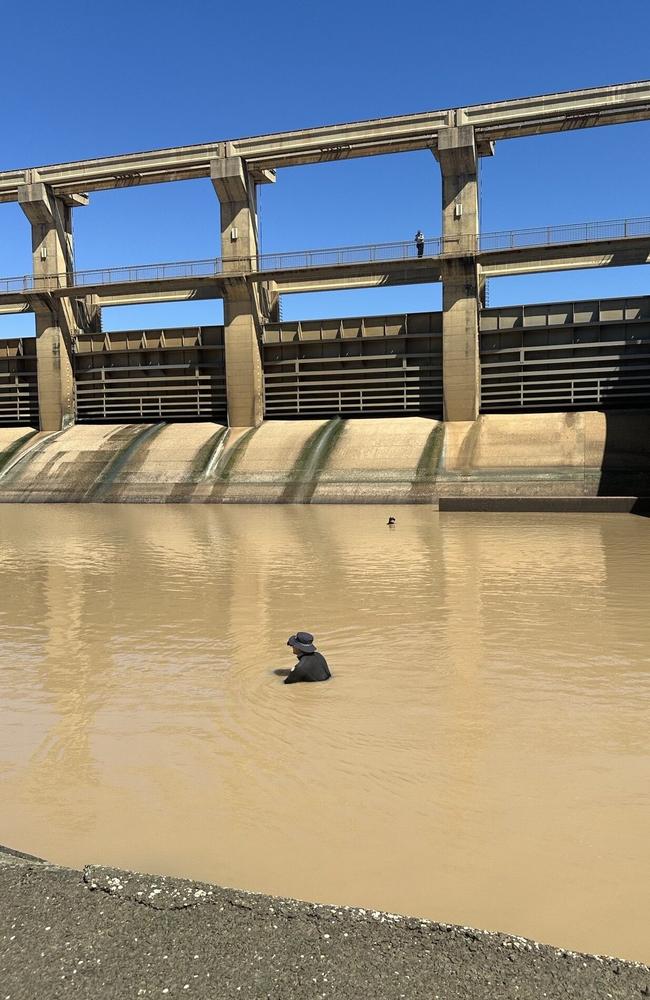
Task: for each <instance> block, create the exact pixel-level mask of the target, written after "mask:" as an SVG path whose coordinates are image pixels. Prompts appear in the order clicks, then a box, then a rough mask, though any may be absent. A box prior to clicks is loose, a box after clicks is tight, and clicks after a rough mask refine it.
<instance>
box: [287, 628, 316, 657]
mask: <svg viewBox="0 0 650 1000" xmlns="http://www.w3.org/2000/svg"><path fill="white" fill-rule="evenodd" d="M287 646H293V648H294V649H299V650H300V652H301V653H315V652H316V647H315V646H314V637H313V635H312V634H311V632H296V634H295V635H290V636H289V638H288V639H287Z"/></svg>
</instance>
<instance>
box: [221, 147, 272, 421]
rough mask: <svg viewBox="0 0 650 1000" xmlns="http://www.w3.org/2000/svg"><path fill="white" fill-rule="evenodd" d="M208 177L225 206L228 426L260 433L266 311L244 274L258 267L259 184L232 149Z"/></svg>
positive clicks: (222, 157) (222, 228)
mask: <svg viewBox="0 0 650 1000" xmlns="http://www.w3.org/2000/svg"><path fill="white" fill-rule="evenodd" d="M210 176H211V178H212V183H213V185H214V188H215V191H216V192H217V195H218V197H219V203H220V206H221V257H222V262H223V272H224V275H225V294H224V302H223V311H224V339H225V354H226V392H227V396H228V423H229V425H230V426H231V427H256V426H257V425H258V424H260V423H261V422H262V419H263V417H264V381H263V373H262V357H261V346H260V345H261V337H262V311H261V309H260V299H259V291H258V288H257V286H255V285H253V284H252V283H250V282H248V281H247V280H246V278H245V273H246V272H250V271H251V270H253V269H254V268H256V266H257V252H258V233H257V203H256V191H255V184H254V183H253V182H252V181H251V180H250V179H249V177H248V173H247V170H246V165H245V163H244V161H243V160H242V159H241V157H239V156H235V155H232V150H231V149H230V148H229V144H226V147H225V149H224V155H223V156H220V157H218V158H216V159H214V160H213V161H212V164H211V169H210ZM242 272H243V273H242ZM229 274H232V275H233V276H232V278H228V275H229Z"/></svg>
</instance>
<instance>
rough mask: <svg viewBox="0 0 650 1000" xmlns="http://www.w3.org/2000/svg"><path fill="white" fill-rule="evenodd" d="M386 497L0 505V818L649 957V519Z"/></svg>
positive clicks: (41, 849) (16, 837) (227, 870)
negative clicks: (318, 680)
mask: <svg viewBox="0 0 650 1000" xmlns="http://www.w3.org/2000/svg"><path fill="white" fill-rule="evenodd" d="M388 513H395V511H388V510H386V511H385V510H384V509H383V508H382V507H357V508H355V507H313V508H309V507H296V506H286V507H261V508H257V507H238V508H232V507H231V508H219V507H215V508H189V507H170V508H165V507H136V506H134V507H120V506H115V505H109V506H106V507H104V506H100V505H94V506H88V507H72V506H65V507H56V506H50V505H48V506H47V507H10V506H3V507H2V508H0V586H1V587H2V594H3V602H2V606H1V607H0V685H1V686H2V692H3V698H2V701H1V702H0V795H1V796H2V802H3V811H2V823H1V825H2V833H1V834H0V841H4V842H7V843H9V844H13V845H14V846H16V847H18V848H21V849H24V850H26V851H31V852H33V853H36V854H41V855H43V856H46V857H50V858H52V859H53V860H56V861H60V862H63V863H67V864H73V865H80V864H82V863H84V862H89V861H100V862H105V863H115V864H118V865H122V866H124V867H136V868H141V869H148V870H154V871H166V872H175V873H179V874H185V875H190V876H194V877H197V878H205V879H211V880H214V881H216V882H221V883H224V884H231V885H238V886H242V887H248V888H251V889H258V890H262V891H268V892H276V893H282V894H289V895H296V896H300V897H303V898H307V899H314V900H325V901H335V902H342V903H345V902H347V903H352V904H362V905H363V904H365V905H369V906H373V907H380V908H384V909H389V910H395V911H402V912H410V913H415V914H421V915H424V916H429V917H433V918H436V919H440V920H448V921H457V922H461V923H466V924H467V923H469V924H475V925H478V926H484V927H492V928H499V929H503V930H509V931H513V932H517V933H521V934H528V935H531V936H534V937H537V938H541V939H544V940H548V941H551V942H554V943H558V944H561V945H565V946H570V947H575V948H582V949H587V950H594V951H601V952H608V953H618V954H621V955H623V956H628V957H635V958H646V959H647V958H648V957H650V956H649V955H648V953H647V948H646V928H647V923H646V912H645V901H644V899H643V892H644V885H645V884H647V875H648V869H647V863H648V853H647V843H648V842H649V839H650V817H649V807H648V799H647V788H648V786H649V781H648V779H649V777H650V770H649V767H648V750H649V748H648V730H647V718H648V714H647V713H648V707H649V702H650V668H649V662H650V656H649V653H650V625H649V623H648V615H647V606H648V583H647V581H648V579H649V571H650V521H647V520H645V519H641V518H634V517H626V516H617V515H609V516H594V515H586V516H582V515H572V516H561V515H552V516H548V517H545V518H544V517H539V516H538V515H511V516H498V515H492V516H477V515H471V514H467V515H451V514H450V515H438V514H437V513H436V512H433V511H431V510H430V509H428V508H426V507H414V508H400V509H399V510H398V511H397V526H396V527H395V529H388V528H387V527H386V523H385V522H386V519H387V514H388ZM297 629H310V630H311V631H313V632H315V634H316V636H317V639H318V640H319V642H320V643H321V645H322V648H323V651H324V652H325V654H326V655H327V657H328V660H329V661H330V664H331V667H332V671H333V674H334V680H333V682H332V683H328V684H322V685H295V686H291V687H284V686H283V685H282V681H281V678H279V677H278V676H276V674H275V673H274V670H275V669H277V668H282V667H285V668H286V667H290V666H291V665H292V663H293V657H292V654H291V652H290V650H289V649H288V648H287V647H286V645H285V643H286V639H287V636H288V635H290V634H291V633H292V632H294V631H296V630H297Z"/></svg>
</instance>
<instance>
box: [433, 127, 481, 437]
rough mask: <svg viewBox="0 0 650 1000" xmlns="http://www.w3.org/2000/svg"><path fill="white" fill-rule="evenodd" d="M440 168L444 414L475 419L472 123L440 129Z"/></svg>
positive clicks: (476, 367) (477, 382)
mask: <svg viewBox="0 0 650 1000" xmlns="http://www.w3.org/2000/svg"><path fill="white" fill-rule="evenodd" d="M436 155H437V158H438V162H439V163H440V170H441V172H442V234H443V237H444V240H445V244H444V249H445V254H446V255H447V256H446V257H445V260H444V263H443V268H442V282H443V285H442V288H443V291H442V309H443V318H442V365H443V393H444V417H445V420H476V418H477V416H478V412H479V405H480V399H481V384H480V377H481V369H480V359H479V332H478V331H479V324H478V320H479V275H478V266H477V264H476V258H475V257H474V254H475V252H476V249H477V247H476V239H475V237H476V234H477V233H478V230H479V219H478V157H477V152H476V144H475V140H474V129H473V128H472V126H471V125H460V126H450V127H448V128H444V129H440V130H439V132H438V149H437V153H436Z"/></svg>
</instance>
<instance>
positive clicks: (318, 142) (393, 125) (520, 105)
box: [0, 80, 650, 202]
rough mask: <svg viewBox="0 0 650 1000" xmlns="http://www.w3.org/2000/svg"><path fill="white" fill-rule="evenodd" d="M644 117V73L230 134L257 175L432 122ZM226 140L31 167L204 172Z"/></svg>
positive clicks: (151, 177) (80, 175)
mask: <svg viewBox="0 0 650 1000" xmlns="http://www.w3.org/2000/svg"><path fill="white" fill-rule="evenodd" d="M649 118H650V81H647V80H640V81H636V82H633V83H624V84H617V85H613V86H609V87H595V88H590V89H587V90H574V91H567V92H564V93H556V94H545V95H542V96H537V97H524V98H517V99H515V100H508V101H499V102H495V103H491V104H479V105H473V106H471V107H468V108H458V109H447V110H442V111H427V112H423V113H420V114H415V115H400V116H397V117H391V118H377V119H372V120H369V121H360V122H350V123H345V124H340V125H326V126H321V127H318V128H310V129H299V130H296V131H291V132H277V133H273V134H271V135H263V136H253V137H250V138H242V139H235V140H232V142H231V143H230V146H231V147H232V150H233V154H234V155H236V156H239V157H241V158H242V159H243V160H245V161H246V164H247V168H248V171H249V174H250V176H251V178H252V180H254V181H256V182H257V183H265V182H267V181H269V180H271V179H272V177H273V174H272V171H273V170H274V169H275V168H276V167H289V166H297V165H300V164H308V163H323V162H327V161H328V160H341V159H348V158H352V157H358V156H374V155H378V154H384V153H399V152H405V151H408V150H413V149H426V148H435V146H436V143H437V133H438V129H441V128H445V127H447V126H456V125H471V126H473V127H474V129H475V133H476V139H477V145H478V152H479V153H480V154H483V155H485V154H488V153H489V152H490V143H491V142H493V141H494V140H495V139H511V138H516V137H518V136H524V135H539V134H542V133H548V132H562V131H567V130H571V129H576V128H593V127H595V126H599V125H612V124H618V123H621V122H630V121H639V120H647V119H649ZM228 146H229V144H228V143H224V142H214V143H208V144H202V145H195V146H177V147H173V148H170V149H157V150H151V151H148V152H141V153H128V154H125V155H120V156H107V157H99V158H94V159H88V160H78V161H74V162H71V163H58V164H50V165H47V166H41V167H38V173H39V180H41V181H42V182H43V183H45V184H48V185H50V186H51V187H52V188H53V190H54V191H55V193H56V194H57V195H59V196H67V195H72V194H76V193H81V192H86V191H101V190H106V189H112V188H120V187H132V186H137V185H139V184H157V183H162V182H166V181H179V180H189V179H192V178H196V177H209V176H210V163H211V161H212V160H213V159H215V158H217V157H220V156H222V155H223V154H224V152H225V150H226V148H227V147H228ZM25 174H26V171H25V169H19V170H7V171H3V172H0V202H3V201H16V200H17V199H18V189H19V187H20V186H21V185H23V184H24V183H25Z"/></svg>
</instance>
